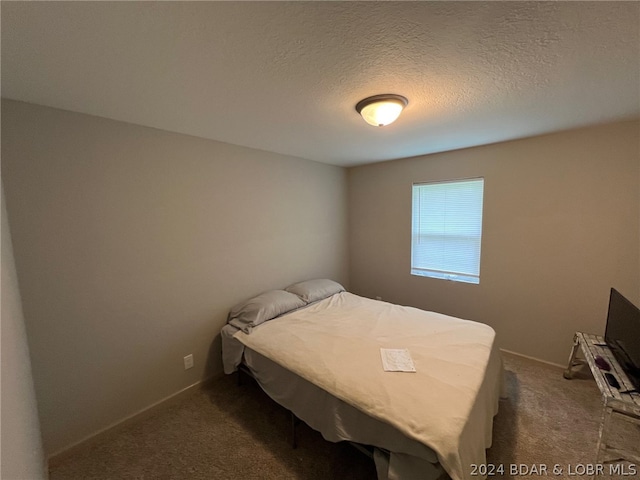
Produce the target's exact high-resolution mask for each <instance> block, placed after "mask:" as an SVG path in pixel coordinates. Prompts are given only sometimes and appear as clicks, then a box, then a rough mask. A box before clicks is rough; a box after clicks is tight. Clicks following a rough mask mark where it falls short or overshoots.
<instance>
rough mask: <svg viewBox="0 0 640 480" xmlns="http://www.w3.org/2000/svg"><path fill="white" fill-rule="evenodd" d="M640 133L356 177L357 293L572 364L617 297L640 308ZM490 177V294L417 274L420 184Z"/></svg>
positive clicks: (485, 267) (366, 170)
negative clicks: (415, 189)
mask: <svg viewBox="0 0 640 480" xmlns="http://www.w3.org/2000/svg"><path fill="white" fill-rule="evenodd" d="M639 131H640V125H639V123H638V122H623V123H618V124H611V125H607V126H602V127H597V128H588V129H581V130H576V131H570V132H564V133H557V134H552V135H546V136H541V137H536V138H530V139H524V140H518V141H513V142H507V143H501V144H495V145H488V146H483V147H478V148H471V149H466V150H460V151H454V152H448V153H442V154H436V155H429V156H424V157H418V158H413V159H407V160H399V161H394V162H386V163H381V164H374V165H370V166H363V167H357V168H352V169H350V170H349V204H350V209H349V219H350V230H349V232H350V237H349V238H350V262H351V265H350V281H351V289H352V291H353V292H354V293H357V294H361V295H365V296H370V297H373V296H377V295H380V296H382V297H383V299H384V300H388V301H391V302H395V303H401V304H407V305H413V306H416V307H419V308H423V309H428V310H435V311H439V312H443V313H446V314H450V315H455V316H459V317H463V318H468V319H472V320H478V321H481V322H485V323H487V324H489V325H491V326H493V327H494V328H495V329H496V331H497V333H498V339H499V342H500V344H501V346H502V347H503V348H505V349H508V350H513V351H516V352H519V353H522V354H525V355H529V356H533V357H536V358H540V359H543V360H547V361H551V362H555V363H564V362H566V359H567V357H568V354H569V349H570V346H571V340H572V335H573V333H574V332H575V331H587V332H592V333H598V334H602V333H604V326H605V319H606V309H607V302H608V296H609V289H610V287H612V286H614V287H616V288H617V289H618V290H620V291H621V292H622V293H623V294H624V295H626V296H628V297H629V298H630V299H631V300H632V301H633V302H635V303H636V304H637V305H640V270H639V268H638V266H639V262H640V252H639V251H640V225H639V223H638V220H639V217H640V211H639V210H640V201H639V200H640V193H639V192H640V184H639V178H640V177H639V174H640V171H639V170H640V134H639ZM476 176H482V177H484V178H485V186H484V192H485V197H484V219H483V239H482V258H481V272H480V285H470V284H464V283H455V282H449V281H444V280H436V279H431V278H424V277H415V276H411V275H410V274H409V269H410V261H411V260H410V253H411V185H412V183H413V182H428V181H436V180H445V179H455V178H464V177H476Z"/></svg>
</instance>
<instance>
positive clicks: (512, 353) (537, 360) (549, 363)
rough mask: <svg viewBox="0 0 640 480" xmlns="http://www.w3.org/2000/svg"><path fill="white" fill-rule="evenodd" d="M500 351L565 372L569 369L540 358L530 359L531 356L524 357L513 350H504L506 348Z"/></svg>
mask: <svg viewBox="0 0 640 480" xmlns="http://www.w3.org/2000/svg"><path fill="white" fill-rule="evenodd" d="M500 351H501V352H504V353H508V354H510V355H515V356H516V357H522V358H526V359H528V360H533V361H535V362H540V363H546V364H547V365H551V366H553V367H558V368H562V369H563V370H564V369H566V368H567V366H566V365H560V364H559V363H553V362H549V361H547V360H542V359H540V358H536V357H530V356H529V355H524V354H522V353H518V352H512V351H511V350H507V349H504V348H501V349H500Z"/></svg>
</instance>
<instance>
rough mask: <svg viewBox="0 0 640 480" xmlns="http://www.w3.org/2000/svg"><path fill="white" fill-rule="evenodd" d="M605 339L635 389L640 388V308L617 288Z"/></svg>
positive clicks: (608, 318)
mask: <svg viewBox="0 0 640 480" xmlns="http://www.w3.org/2000/svg"><path fill="white" fill-rule="evenodd" d="M604 339H605V342H606V343H607V345H608V346H609V348H610V349H611V352H612V353H613V355H614V357H615V358H616V360H618V363H620V366H621V367H622V368H623V370H624V371H625V373H626V374H627V376H628V377H629V380H631V382H632V383H633V386H634V387H635V389H637V390H640V309H639V308H638V307H636V306H635V305H634V304H633V303H631V302H630V301H629V300H627V299H626V298H625V297H623V296H622V294H620V292H618V291H617V290H616V289H615V288H612V289H611V295H610V296H609V311H608V313H607V328H606V331H605V334H604Z"/></svg>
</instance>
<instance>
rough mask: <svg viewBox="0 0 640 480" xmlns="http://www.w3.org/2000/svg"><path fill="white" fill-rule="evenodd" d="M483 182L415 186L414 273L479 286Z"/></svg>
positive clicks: (412, 265)
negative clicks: (477, 284)
mask: <svg viewBox="0 0 640 480" xmlns="http://www.w3.org/2000/svg"><path fill="white" fill-rule="evenodd" d="M483 192H484V179H483V178H472V179H467V180H455V181H447V182H437V183H416V184H414V185H413V215H412V217H413V221H412V227H411V229H412V232H411V274H412V275H419V276H423V277H432V278H442V279H446V280H454V281H457V282H467V283H480V243H481V239H482V197H483Z"/></svg>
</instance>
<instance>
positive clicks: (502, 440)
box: [50, 354, 640, 480]
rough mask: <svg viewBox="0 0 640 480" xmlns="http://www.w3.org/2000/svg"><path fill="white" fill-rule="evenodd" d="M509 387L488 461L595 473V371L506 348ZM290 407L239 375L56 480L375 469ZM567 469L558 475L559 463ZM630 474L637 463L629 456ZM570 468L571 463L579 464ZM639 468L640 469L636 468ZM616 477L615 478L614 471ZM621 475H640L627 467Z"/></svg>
mask: <svg viewBox="0 0 640 480" xmlns="http://www.w3.org/2000/svg"><path fill="white" fill-rule="evenodd" d="M503 358H504V363H505V369H506V380H507V389H508V393H509V396H508V398H507V399H504V400H502V401H501V403H500V412H499V413H498V415H497V417H496V419H495V422H494V437H493V438H494V441H493V446H492V447H491V448H490V449H489V450H488V452H487V461H488V462H489V463H492V464H497V465H500V464H502V465H504V466H505V472H504V474H503V475H496V476H497V477H501V478H533V477H534V476H537V475H531V472H525V471H524V470H523V471H522V473H523V474H522V475H520V474H519V473H520V472H517V474H513V472H512V471H510V470H511V468H512V467H510V466H511V465H512V464H513V465H524V467H523V468H525V469H529V468H531V467H532V466H533V465H534V464H535V465H540V464H542V465H545V466H547V468H548V469H549V472H548V473H549V474H548V475H547V476H548V477H549V478H586V477H585V476H584V475H579V474H580V473H583V472H582V471H581V470H580V468H581V467H580V465H592V464H594V463H595V450H596V443H597V438H598V428H599V421H600V415H601V403H600V394H599V391H598V388H597V387H596V384H595V382H594V381H593V379H592V378H591V376H590V373H588V371H587V372H586V373H584V372H580V373H579V374H578V375H577V376H576V378H575V379H573V380H570V381H569V380H565V379H563V378H562V370H561V369H559V368H557V367H553V366H549V365H546V364H543V363H539V362H535V361H532V360H528V359H524V358H521V357H517V356H514V355H509V354H504V355H503ZM289 422H290V418H289V415H288V413H287V412H286V411H285V410H284V409H283V408H281V407H279V406H278V405H277V404H275V403H274V402H273V401H271V400H270V399H269V398H268V397H267V396H266V395H265V394H264V393H263V392H262V390H260V388H259V387H258V386H256V384H255V383H253V382H245V383H244V385H243V386H241V387H238V386H237V385H236V382H235V376H231V377H224V378H220V379H217V380H216V381H215V382H213V383H212V384H211V385H210V386H209V387H208V388H206V389H203V390H202V391H200V392H198V393H196V394H194V395H192V396H189V397H188V398H185V399H184V400H182V401H181V402H179V403H177V404H175V405H173V406H171V407H168V408H167V409H165V410H162V411H161V412H159V413H157V414H155V415H153V416H151V417H149V418H146V419H144V420H142V421H140V422H138V423H135V424H133V425H130V426H128V427H126V428H124V429H123V430H121V431H119V432H117V433H114V434H111V435H107V436H105V437H104V438H102V439H101V440H99V441H97V442H94V443H92V444H90V445H88V446H87V447H86V448H83V449H80V450H78V451H76V452H75V453H73V454H72V455H69V456H66V457H64V458H61V459H59V460H58V461H56V462H55V463H53V464H52V465H51V468H50V478H51V479H52V480H66V479H73V480H79V479H114V480H116V479H308V480H312V479H349V480H360V479H362V480H365V479H366V480H372V479H375V478H376V474H375V468H374V466H373V463H372V461H371V460H370V459H369V458H368V457H366V456H365V455H363V454H362V453H360V452H358V451H357V450H355V449H354V448H353V447H351V446H350V445H348V444H332V443H329V442H326V441H324V440H323V439H322V437H321V435H320V434H318V433H317V432H315V431H313V430H311V429H310V428H309V427H307V426H306V425H304V424H301V425H300V426H299V427H298V448H297V449H295V450H294V449H292V448H291V446H290V443H289V442H290V437H289V435H290V423H289ZM614 440H615V441H616V442H617V443H619V444H623V445H632V446H633V445H635V446H636V448H637V447H638V446H639V445H640V429H638V427H637V426H635V425H631V424H629V423H627V422H617V423H616V424H615V425H614ZM556 464H557V465H559V466H560V468H561V469H562V473H561V474H553V472H552V469H553V466H554V465H556ZM626 468H627V470H626V473H630V472H631V469H633V468H634V467H633V466H630V465H627V466H626ZM570 469H571V470H570ZM637 470H638V473H639V474H640V468H637ZM608 478H610V477H608ZM621 478H636V479H637V478H640V475H634V476H633V477H629V476H624V477H621Z"/></svg>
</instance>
